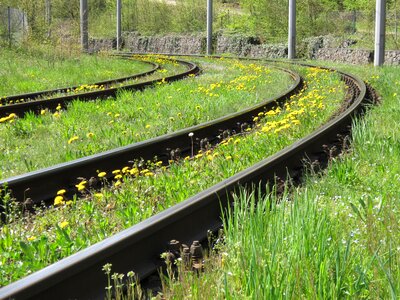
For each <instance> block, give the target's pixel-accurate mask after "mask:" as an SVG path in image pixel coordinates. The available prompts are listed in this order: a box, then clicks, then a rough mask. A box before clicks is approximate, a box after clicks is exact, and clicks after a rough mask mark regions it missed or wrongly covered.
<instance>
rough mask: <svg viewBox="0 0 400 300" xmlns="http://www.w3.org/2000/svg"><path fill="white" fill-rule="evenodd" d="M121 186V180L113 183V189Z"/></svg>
mask: <svg viewBox="0 0 400 300" xmlns="http://www.w3.org/2000/svg"><path fill="white" fill-rule="evenodd" d="M121 184H122V182H121V180H118V181H117V182H115V183H114V186H115V187H119V186H120V185H121Z"/></svg>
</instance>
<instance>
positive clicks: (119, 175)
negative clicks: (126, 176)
mask: <svg viewBox="0 0 400 300" xmlns="http://www.w3.org/2000/svg"><path fill="white" fill-rule="evenodd" d="M114 178H115V179H121V178H122V175H121V174H118V175H115V176H114Z"/></svg>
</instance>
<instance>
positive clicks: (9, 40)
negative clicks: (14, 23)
mask: <svg viewBox="0 0 400 300" xmlns="http://www.w3.org/2000/svg"><path fill="white" fill-rule="evenodd" d="M7 20H8V46H9V47H11V8H10V7H9V6H8V7H7Z"/></svg>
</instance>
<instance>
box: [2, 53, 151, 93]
mask: <svg viewBox="0 0 400 300" xmlns="http://www.w3.org/2000/svg"><path fill="white" fill-rule="evenodd" d="M150 69H152V66H150V65H148V64H145V63H142V62H137V61H129V63H127V61H126V60H121V59H115V58H110V57H107V55H105V54H104V55H93V56H91V55H83V54H82V55H80V56H78V57H73V58H72V57H64V58H63V57H59V56H53V55H50V54H48V53H46V52H40V53H39V54H38V53H36V52H35V53H30V52H29V51H27V50H19V51H11V50H8V49H7V48H4V49H2V52H1V57H0V76H1V77H2V80H1V82H0V98H2V97H5V96H10V95H16V94H22V93H28V92H35V91H42V90H48V89H55V88H61V87H68V86H73V85H81V84H87V83H94V82H98V81H103V80H108V79H113V78H120V77H125V76H129V75H134V74H137V73H141V72H144V71H147V70H150Z"/></svg>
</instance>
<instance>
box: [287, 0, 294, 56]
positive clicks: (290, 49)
mask: <svg viewBox="0 0 400 300" xmlns="http://www.w3.org/2000/svg"><path fill="white" fill-rule="evenodd" d="M295 57H296V0H289V37H288V58H289V59H294V58H295Z"/></svg>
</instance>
